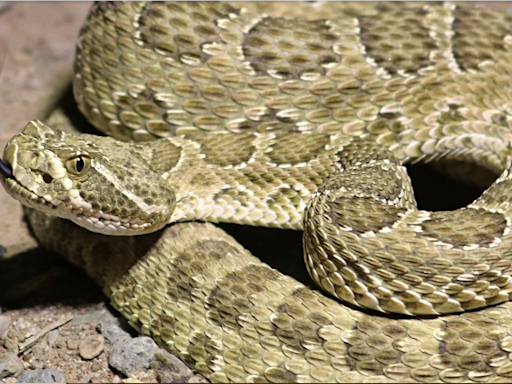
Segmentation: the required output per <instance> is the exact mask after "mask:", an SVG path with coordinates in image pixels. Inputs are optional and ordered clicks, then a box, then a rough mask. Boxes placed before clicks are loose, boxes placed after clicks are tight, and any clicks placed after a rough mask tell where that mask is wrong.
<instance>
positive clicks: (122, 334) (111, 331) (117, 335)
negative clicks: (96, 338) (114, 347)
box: [98, 322, 132, 344]
mask: <svg viewBox="0 0 512 384" xmlns="http://www.w3.org/2000/svg"><path fill="white" fill-rule="evenodd" d="M98 330H99V331H100V332H101V334H102V335H103V336H105V339H107V340H108V341H110V344H115V343H116V342H117V341H118V340H120V339H122V338H128V339H131V338H132V336H131V335H130V334H129V333H128V332H126V331H125V330H124V329H122V328H121V327H120V326H119V325H117V324H113V323H109V322H102V323H100V326H99V327H98Z"/></svg>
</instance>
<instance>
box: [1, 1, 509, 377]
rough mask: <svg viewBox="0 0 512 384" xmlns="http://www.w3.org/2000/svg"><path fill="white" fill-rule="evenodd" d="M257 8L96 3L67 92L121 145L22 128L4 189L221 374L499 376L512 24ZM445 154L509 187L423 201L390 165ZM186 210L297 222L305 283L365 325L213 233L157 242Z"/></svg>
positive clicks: (377, 9) (462, 12)
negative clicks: (436, 207)
mask: <svg viewBox="0 0 512 384" xmlns="http://www.w3.org/2000/svg"><path fill="white" fill-rule="evenodd" d="M248 7H252V8H253V10H246V9H241V8H238V7H237V6H236V5H230V4H221V3H207V4H202V3H192V4H187V3H169V4H156V3H155V4H152V3H150V4H146V3H128V4H121V3H115V4H111V3H99V4H96V5H95V6H94V7H93V8H92V10H91V12H90V15H89V17H88V18H87V21H86V23H85V24H84V27H83V29H82V32H81V35H80V41H79V44H78V50H77V60H76V76H75V81H74V91H75V98H76V100H77V102H78V105H79V107H80V109H81V110H82V112H83V113H84V114H85V115H86V116H87V117H88V118H89V120H90V121H91V122H92V123H93V124H94V125H95V126H96V127H97V128H98V129H100V130H102V131H104V132H105V133H107V134H110V135H112V136H114V137H116V138H118V139H122V140H125V141H128V140H134V141H130V142H120V141H117V140H115V139H112V138H108V137H100V136H94V135H78V136H76V135H69V134H65V133H62V132H60V131H53V130H52V129H51V128H48V127H47V126H46V125H45V124H43V123H41V122H39V121H33V122H30V123H29V124H28V125H27V127H26V128H25V130H24V131H23V133H22V134H20V135H18V136H16V137H14V138H13V139H12V140H11V141H10V142H9V144H8V145H7V147H6V149H5V152H4V158H3V162H1V163H0V165H1V172H2V174H3V177H2V182H3V185H4V187H5V188H6V190H7V191H8V192H9V193H10V194H11V195H12V196H14V197H15V198H17V199H18V200H21V201H22V202H23V203H24V204H25V205H27V206H29V207H33V208H37V209H36V210H30V211H28V215H29V218H30V220H31V223H32V227H33V228H34V232H35V234H36V236H37V237H38V238H39V240H40V241H41V243H42V244H44V245H46V246H48V247H50V248H52V249H54V250H56V251H58V252H60V253H62V254H64V255H66V257H67V258H69V259H70V260H71V261H72V262H74V263H75V264H78V265H80V266H82V267H83V268H85V269H86V270H87V272H88V273H89V274H90V275H91V276H92V277H94V278H95V279H96V280H97V281H98V282H99V283H100V284H102V286H103V287H104V291H105V293H106V294H107V295H108V296H109V297H110V298H111V300H112V303H113V305H114V306H115V307H116V308H117V309H118V310H119V311H120V312H121V313H122V314H123V315H124V316H125V317H126V318H127V319H128V321H129V322H130V324H131V325H132V326H133V327H135V328H136V329H137V330H138V331H139V332H140V333H141V334H143V335H148V336H151V337H153V338H154V339H155V340H156V341H157V343H159V344H160V345H162V346H163V347H165V348H167V349H168V350H169V351H170V352H172V353H174V354H176V355H177V356H179V357H180V358H181V359H183V361H185V362H186V363H187V364H188V365H189V366H190V367H192V368H193V369H194V370H195V371H197V372H199V373H202V374H203V375H204V376H206V377H207V378H209V379H210V380H212V381H221V382H223V381H235V382H236V381H273V382H283V381H285V382H310V381H322V382H330V381H338V382H344V381H352V382H381V381H420V382H423V381H445V382H461V381H474V382H482V381H483V382H491V381H503V382H507V381H509V380H510V379H509V378H510V377H511V376H512V362H511V361H510V360H511V359H512V355H510V352H512V305H511V304H510V303H509V302H508V299H509V292H511V290H512V282H511V277H510V273H511V262H510V259H511V256H510V255H511V244H512V241H511V240H512V234H511V233H510V228H511V226H512V222H511V219H512V216H511V213H510V209H511V208H510V207H509V205H510V198H509V197H508V192H509V188H508V187H507V185H512V180H511V179H510V177H509V170H510V166H511V161H510V160H511V150H510V142H511V140H512V133H511V130H510V127H509V124H510V121H511V118H510V115H511V114H512V102H511V101H510V100H512V95H511V90H512V87H511V81H512V78H511V73H512V64H511V63H512V32H511V30H512V15H507V14H500V13H494V12H491V11H488V10H483V9H473V8H465V7H461V6H459V5H454V4H411V5H409V4H399V5H397V4H373V5H372V4H358V3H355V4H348V3H347V4H345V3H344V4H341V3H337V4H321V3H313V4H300V5H298V4H296V3H295V4H294V3H288V4H282V3H279V4H277V3H276V4H273V3H270V4H264V5H262V4H258V3H255V4H249V5H248ZM261 9H263V10H265V11H266V12H274V11H276V12H277V11H279V12H281V13H282V14H283V15H285V16H287V18H280V17H270V16H264V15H263V14H261V13H259V11H260V10H261ZM304 15H305V16H306V17H309V19H311V20H308V19H306V18H304V19H294V17H303V16H304ZM200 131H211V132H210V134H209V135H203V134H201V132H200ZM216 131H219V132H216ZM283 133H290V134H289V135H283ZM294 133H308V134H309V135H298V134H294ZM155 138H160V140H156V141H151V140H153V139H155ZM145 141H149V142H145ZM442 157H447V158H452V159H462V160H470V161H473V162H476V163H478V164H480V165H483V166H485V167H487V168H489V169H491V170H493V171H496V172H501V175H500V176H499V178H498V179H497V180H496V181H495V182H494V183H493V185H491V187H489V188H488V189H487V190H486V191H485V192H484V194H483V195H482V196H481V197H480V198H479V199H477V200H476V201H475V202H473V203H471V204H470V205H469V206H468V207H466V208H462V209H459V210H456V211H453V212H426V211H421V210H417V209H416V203H415V200H414V197H413V193H412V188H411V186H410V180H409V178H408V176H407V173H406V171H405V168H404V167H403V164H404V163H406V162H417V161H430V160H436V159H439V158H442ZM46 213H51V214H53V215H57V216H60V217H64V218H67V219H70V220H72V221H74V222H75V223H78V224H79V225H80V226H82V227H86V228H87V229H89V231H88V230H86V229H84V228H81V227H79V226H76V225H74V224H73V223H71V222H70V221H68V220H60V219H58V218H56V217H55V216H51V215H47V214H46ZM190 220H206V221H213V222H216V221H224V222H234V223H240V224H250V225H262V226H274V227H280V228H290V229H304V230H305V233H304V250H305V254H306V256H305V260H306V265H307V268H308V270H309V272H310V273H311V275H312V277H313V279H314V280H315V281H316V282H317V283H318V284H319V285H320V286H321V287H322V288H323V289H324V290H326V291H327V292H328V293H329V294H331V295H332V296H335V297H337V298H340V299H342V300H343V301H345V302H348V303H350V304H351V305H352V307H358V306H359V307H365V308H368V309H370V310H372V311H373V312H371V313H370V312H360V311H358V310H356V309H353V308H347V307H345V306H343V305H342V304H340V303H338V302H336V301H334V300H332V299H329V298H326V297H325V296H323V295H322V294H320V293H319V292H316V291H312V290H310V289H308V288H306V287H305V286H304V285H302V284H300V283H298V282H297V281H295V280H294V279H292V278H290V277H287V276H284V275H282V274H281V273H279V272H278V271H276V270H273V269H271V268H270V267H268V266H266V265H265V264H262V263H261V262H260V261H259V260H258V259H257V258H255V257H254V256H252V255H250V254H249V252H248V251H246V250H244V249H243V247H241V246H240V245H239V244H238V243H237V242H236V241H235V240H234V239H233V238H231V237H230V236H228V235H226V234H225V233H224V232H222V231H221V230H220V229H218V228H215V227H214V226H213V225H212V224H209V223H205V224H199V223H183V224H174V225H172V226H170V227H169V228H167V229H162V230H160V229H161V228H162V227H163V226H164V225H166V224H168V223H170V222H176V221H190ZM93 232H100V233H107V234H109V235H130V234H140V236H132V237H120V236H101V235H98V234H95V233H93ZM488 305H493V306H492V307H490V308H485V309H484V308H483V307H484V306H488ZM465 311H466V312H465ZM383 312H387V313H392V314H393V313H394V314H395V315H388V314H385V313H383ZM461 312H462V313H461ZM449 313H456V314H454V315H447V314H449ZM410 315H428V316H430V317H429V318H425V317H423V318H422V317H419V318H410Z"/></svg>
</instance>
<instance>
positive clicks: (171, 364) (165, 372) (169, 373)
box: [151, 349, 194, 383]
mask: <svg viewBox="0 0 512 384" xmlns="http://www.w3.org/2000/svg"><path fill="white" fill-rule="evenodd" d="M151 368H152V369H154V370H155V374H156V378H157V380H158V382H159V383H186V382H187V381H188V380H189V379H190V378H191V377H192V376H194V372H192V370H191V369H190V368H189V367H187V366H186V365H185V364H184V363H183V362H182V361H181V360H180V359H178V358H177V357H176V356H174V355H171V354H170V353H169V352H167V351H166V350H164V349H158V350H157V351H155V354H154V356H153V360H152V361H151Z"/></svg>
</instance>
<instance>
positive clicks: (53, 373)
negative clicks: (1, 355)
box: [18, 369, 66, 383]
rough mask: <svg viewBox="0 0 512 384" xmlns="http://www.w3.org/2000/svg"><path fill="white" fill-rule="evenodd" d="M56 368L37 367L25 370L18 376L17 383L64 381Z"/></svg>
mask: <svg viewBox="0 0 512 384" xmlns="http://www.w3.org/2000/svg"><path fill="white" fill-rule="evenodd" d="M65 382H66V380H65V379H64V376H63V375H62V373H61V372H60V371H59V370H58V369H37V370H33V371H25V372H23V373H22V374H21V375H19V376H18V383H65Z"/></svg>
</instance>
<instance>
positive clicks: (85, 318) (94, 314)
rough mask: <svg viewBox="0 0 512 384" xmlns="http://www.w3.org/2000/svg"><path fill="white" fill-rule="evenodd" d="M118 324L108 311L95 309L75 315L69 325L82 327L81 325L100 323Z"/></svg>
mask: <svg viewBox="0 0 512 384" xmlns="http://www.w3.org/2000/svg"><path fill="white" fill-rule="evenodd" d="M106 322H108V323H119V322H120V320H119V319H117V318H116V317H115V316H114V315H113V314H112V313H111V312H110V311H109V310H108V309H106V308H102V309H95V310H92V311H89V312H86V313H84V314H83V315H77V316H75V317H74V318H73V320H71V323H70V324H71V325H82V324H100V323H106Z"/></svg>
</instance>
